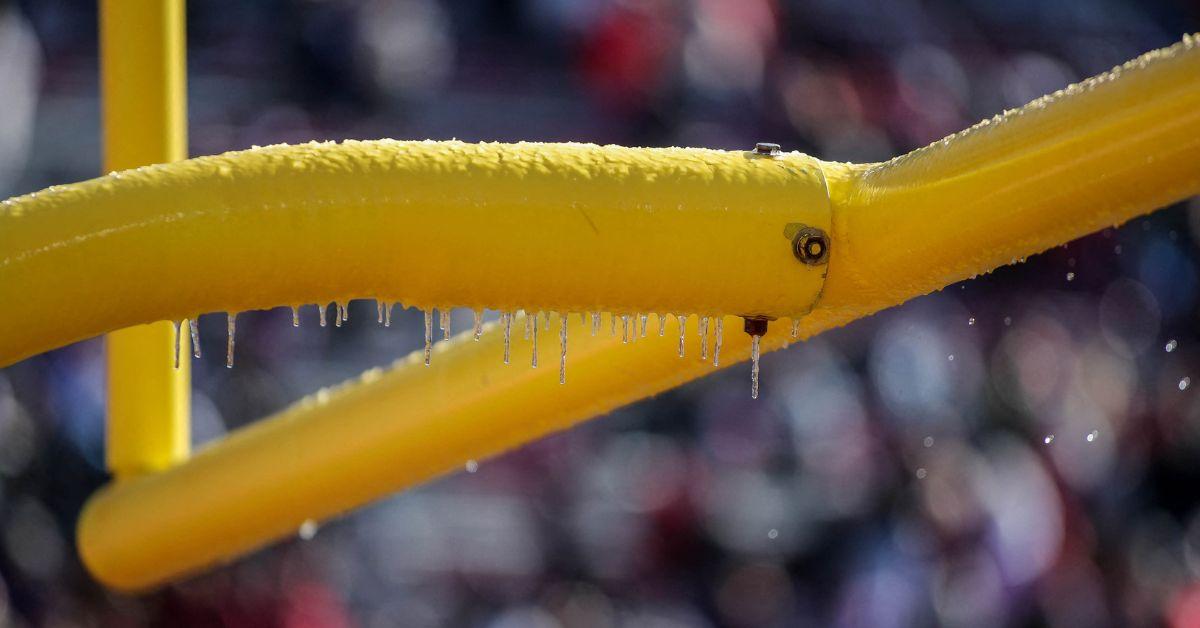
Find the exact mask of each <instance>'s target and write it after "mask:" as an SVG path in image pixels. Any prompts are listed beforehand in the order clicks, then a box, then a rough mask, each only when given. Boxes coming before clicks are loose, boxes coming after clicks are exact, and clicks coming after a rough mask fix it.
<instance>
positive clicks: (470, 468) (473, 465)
mask: <svg viewBox="0 0 1200 628" xmlns="http://www.w3.org/2000/svg"><path fill="white" fill-rule="evenodd" d="M463 466H465V467H466V469H467V473H475V472H476V471H478V470H479V463H478V462H475V461H474V460H468V461H467V464H465V465H463Z"/></svg>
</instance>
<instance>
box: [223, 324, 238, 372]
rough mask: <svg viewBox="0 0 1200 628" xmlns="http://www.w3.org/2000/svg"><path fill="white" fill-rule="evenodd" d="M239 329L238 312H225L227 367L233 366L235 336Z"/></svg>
mask: <svg viewBox="0 0 1200 628" xmlns="http://www.w3.org/2000/svg"><path fill="white" fill-rule="evenodd" d="M236 329H237V313H236V312H226V313H225V334H226V336H225V368H227V369H231V368H233V336H234V331H235V330H236Z"/></svg>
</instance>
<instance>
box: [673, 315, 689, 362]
mask: <svg viewBox="0 0 1200 628" xmlns="http://www.w3.org/2000/svg"><path fill="white" fill-rule="evenodd" d="M675 320H676V321H679V357H681V358H682V357H683V344H684V343H683V340H684V337H685V336H686V335H687V333H686V332H687V316H685V315H683V314H676V315H675Z"/></svg>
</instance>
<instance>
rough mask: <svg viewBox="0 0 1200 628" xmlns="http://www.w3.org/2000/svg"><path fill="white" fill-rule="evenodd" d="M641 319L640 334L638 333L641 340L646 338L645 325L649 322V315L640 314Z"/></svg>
mask: <svg viewBox="0 0 1200 628" xmlns="http://www.w3.org/2000/svg"><path fill="white" fill-rule="evenodd" d="M641 318H642V329H641V332H640V333H639V335H640V336H641V337H642V338H645V337H646V323H647V322H649V320H650V315H649V314H642V317H641Z"/></svg>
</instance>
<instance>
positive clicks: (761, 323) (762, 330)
mask: <svg viewBox="0 0 1200 628" xmlns="http://www.w3.org/2000/svg"><path fill="white" fill-rule="evenodd" d="M742 320H744V321H745V326H744V327H745V329H746V333H747V334H750V335H751V336H765V335H767V323H769V322H770V320H769V319H766V318H761V317H755V318H744V319H742Z"/></svg>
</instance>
